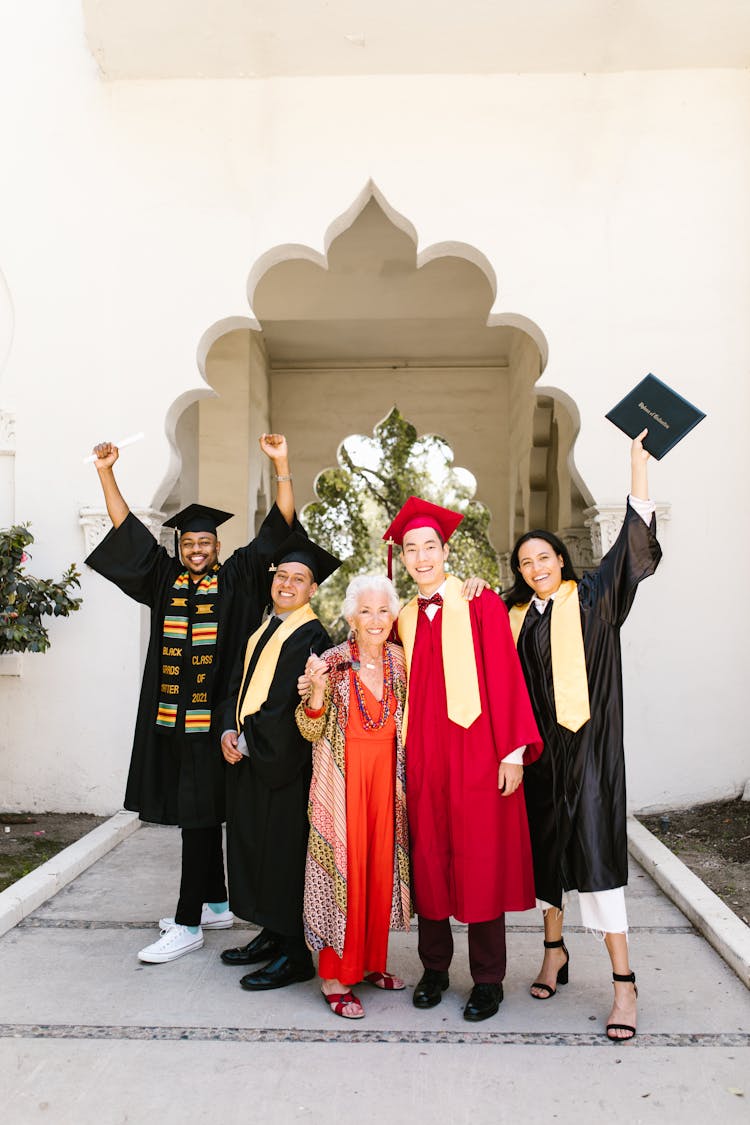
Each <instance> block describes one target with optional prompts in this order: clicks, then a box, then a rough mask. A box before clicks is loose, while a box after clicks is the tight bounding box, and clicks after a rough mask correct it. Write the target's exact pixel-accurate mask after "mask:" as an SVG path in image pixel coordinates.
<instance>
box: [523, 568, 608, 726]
mask: <svg viewBox="0 0 750 1125" xmlns="http://www.w3.org/2000/svg"><path fill="white" fill-rule="evenodd" d="M530 606H531V602H527V603H526V605H514V606H513V607H512V608H511V610H510V628H511V632H512V633H513V640H514V641H515V642H516V645H518V638H519V636H520V633H521V627H522V626H523V623H524V620H525V618H526V614H527V613H528V612H529V607H530ZM534 612H536V610H535V611H534ZM544 612H545V613H551V614H552V621H551V622H550V648H551V649H552V687H553V689H554V692H555V715H556V718H557V721H558V723H559V724H560V726H561V727H565V728H566V730H572V731H577V730H580V729H581V727H582V726H583V724H584V723H587V722H588V721H589V719H590V718H591V711H590V709H589V681H588V677H587V675H586V654H585V652H584V650H583V630H582V629H581V607H580V604H579V601H578V583H577V582H572V581H570V580H568V581H565V582H563V583H562V584H561V585H560V587H559V589H558V592H557V593H556V594H555V598H554V601H553V604H552V605H551V606H550V607H549V609H545V610H544Z"/></svg>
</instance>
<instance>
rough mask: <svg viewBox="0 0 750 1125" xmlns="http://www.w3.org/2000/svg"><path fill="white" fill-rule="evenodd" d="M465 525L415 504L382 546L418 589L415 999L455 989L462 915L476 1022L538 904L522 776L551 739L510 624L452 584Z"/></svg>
mask: <svg viewBox="0 0 750 1125" xmlns="http://www.w3.org/2000/svg"><path fill="white" fill-rule="evenodd" d="M462 519H463V517H462V516H461V515H459V514H458V513H457V512H451V511H448V510H447V509H445V508H440V507H438V506H437V505H435V504H430V503H428V502H427V501H425V500H420V499H418V498H416V497H411V499H410V500H408V501H407V503H406V504H405V505H404V507H403V508H402V509H401V511H400V512H399V514H398V516H397V517H396V519H395V520H394V521H393V523H392V524H391V526H390V528H389V529H388V531H387V532H386V534H385V536H384V538H385V539H386V540H390V541H392V542H394V543H398V544H400V545H401V560H402V562H403V564H404V566H405V567H406V569H407V570H408V572H409V574H410V575H411V577H412V578H413V579H414V581H415V582H416V584H417V587H418V590H419V597H416V598H414V599H412V601H410V602H409V603H408V604H407V605H406V606H405V607H404V608H403V610H402V611H401V614H400V615H399V619H398V630H399V636H400V638H401V641H402V643H403V646H404V653H405V656H406V666H407V670H408V698H407V706H406V709H405V712H404V722H403V736H402V737H403V741H404V745H405V747H406V803H407V812H408V817H409V837H410V842H411V859H412V876H413V882H412V890H413V896H414V903H415V906H416V909H417V913H418V915H419V956H420V959H421V961H422V965H423V967H424V973H423V975H422V978H421V980H420V981H419V983H418V985H417V987H416V989H415V992H414V1004H415V1006H416V1007H418V1008H432V1007H434V1005H435V1004H438V1003H439V1002H440V1000H441V996H442V993H443V991H444V990H445V989H446V988H447V987H448V984H449V978H448V969H449V966H450V963H451V958H452V954H453V939H452V934H451V926H450V919H451V916H453V917H455V918H457V919H458V920H459V921H461V922H467V923H468V930H469V933H468V940H469V967H470V970H471V975H472V979H473V981H474V988H473V989H472V992H471V995H470V997H469V1000H468V1002H467V1004H466V1007H465V1008H464V1017H465V1019H467V1020H472V1021H477V1020H483V1019H487V1018H488V1017H489V1016H492V1015H494V1014H495V1013H496V1012H497V1010H498V1007H499V1005H500V1002H501V1000H502V997H503V989H502V980H503V978H504V976H505V961H506V957H505V912H506V911H507V910H527V909H529V907H531V906H533V904H534V880H533V872H532V864H531V845H530V843H529V830H528V824H527V821H526V808H525V804H524V798H523V789H522V788H520V786H521V780H522V777H523V765H524V764H528V763H529V762H532V761H534V759H535V758H537V757H538V756H539V754H540V753H541V748H542V746H541V740H540V738H539V733H538V731H537V727H536V723H535V721H534V716H533V714H532V711H531V704H530V702H529V697H528V692H527V691H526V685H525V683H524V679H523V673H522V672H521V666H520V664H519V662H518V657H517V655H516V652H515V649H514V646H513V639H512V637H511V634H510V628H509V625H508V613H507V610H506V609H505V607H504V605H503V603H502V601H501V600H500V598H499V597H498V596H497V594H495V593H493V592H492V591H491V590H484V591H483V592H482V593H481V594H480V596H479V597H476V598H473V599H472V600H471V601H465V600H464V599H463V598H462V597H461V583H460V582H459V581H458V579H457V578H455V577H453V576H452V575H448V574H446V569H445V564H446V561H447V559H448V554H449V548H448V543H447V541H448V539H449V538H450V536H451V535H452V534H453V532H454V531H455V529H456V527H457V526H458V524H459V523H460V522H461V520H462Z"/></svg>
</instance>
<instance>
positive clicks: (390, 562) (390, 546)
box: [388, 539, 393, 582]
mask: <svg viewBox="0 0 750 1125" xmlns="http://www.w3.org/2000/svg"><path fill="white" fill-rule="evenodd" d="M388 577H389V578H390V580H391V582H392V581H393V540H392V539H389V540H388Z"/></svg>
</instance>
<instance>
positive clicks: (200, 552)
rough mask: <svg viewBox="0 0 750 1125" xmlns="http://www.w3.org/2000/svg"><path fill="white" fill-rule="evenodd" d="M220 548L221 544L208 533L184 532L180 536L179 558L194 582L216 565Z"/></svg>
mask: <svg viewBox="0 0 750 1125" xmlns="http://www.w3.org/2000/svg"><path fill="white" fill-rule="evenodd" d="M220 548H221V543H220V542H219V540H218V539H217V538H216V536H215V535H212V534H211V532H210V531H186V532H185V534H184V535H181V536H180V558H181V559H182V563H183V566H186V567H187V569H188V573H189V574H190V577H191V578H192V579H193V580H194V581H196V582H197V581H198V579H199V578H201V577H202V576H203V575H204V574H207V573H208V571H209V570H211V568H212V567H213V566H215V565H216V563H217V562H218V561H219V550H220Z"/></svg>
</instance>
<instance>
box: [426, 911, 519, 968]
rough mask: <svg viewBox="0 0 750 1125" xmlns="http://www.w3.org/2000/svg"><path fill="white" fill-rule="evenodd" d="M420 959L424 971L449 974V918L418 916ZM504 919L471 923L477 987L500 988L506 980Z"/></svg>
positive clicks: (472, 964)
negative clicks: (492, 985) (478, 985)
mask: <svg viewBox="0 0 750 1125" xmlns="http://www.w3.org/2000/svg"><path fill="white" fill-rule="evenodd" d="M418 921H419V959H420V961H421V962H422V964H423V965H424V967H425V969H435V970H436V971H437V972H447V970H448V968H449V967H450V963H451V959H452V957H453V933H452V931H451V921H450V918H441V919H439V920H438V921H434V920H433V919H432V918H424V917H423V916H422V915H421V914H420V915H419V919H418ZM505 962H506V957H505V915H504V914H501V915H500V917H499V918H493V920H492V921H491V922H469V969H470V970H471V976H472V980H473V981H474V983H475V984H500V982H501V981H502V980H503V978H504V977H505Z"/></svg>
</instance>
